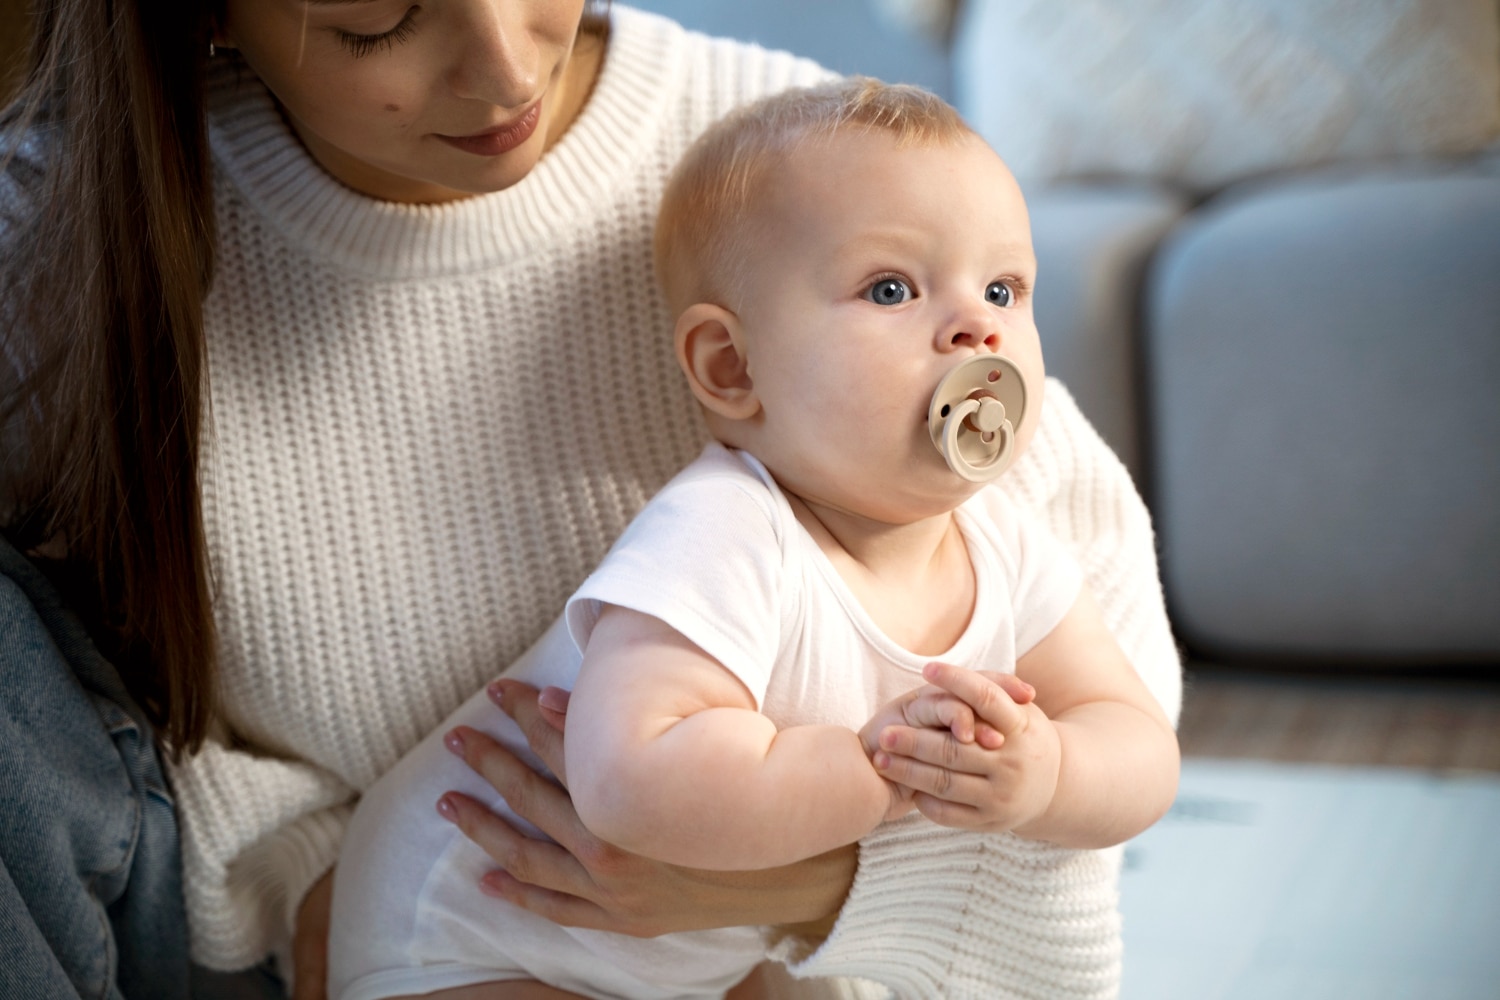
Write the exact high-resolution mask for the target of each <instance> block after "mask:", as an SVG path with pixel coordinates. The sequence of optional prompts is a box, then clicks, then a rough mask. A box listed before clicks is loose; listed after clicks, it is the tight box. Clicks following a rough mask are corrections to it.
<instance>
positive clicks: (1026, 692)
mask: <svg viewBox="0 0 1500 1000" xmlns="http://www.w3.org/2000/svg"><path fill="white" fill-rule="evenodd" d="M922 673H923V676H924V677H926V678H927V680H929V681H931V682H932V684H933V685H934V686H935V688H923V689H922V691H921V692H919V693H918V695H919V696H920V697H927V698H930V700H931V702H932V703H933V704H934V705H936V704H939V703H941V699H942V698H943V697H944V696H946V697H949V698H953V699H956V700H958V701H959V702H960V703H962V704H963V705H964V706H965V707H967V708H968V709H969V710H970V712H971V713H972V716H971V717H972V719H973V725H974V726H975V729H976V731H978V730H980V729H981V728H990V729H991V730H993V732H994V733H995V735H997V736H998V737H1000V741H999V742H998V743H997V744H996V745H995V746H988V745H986V744H984V743H981V742H979V741H974V740H971V741H967V742H966V741H964V740H962V739H958V738H956V737H957V736H958V733H957V732H956V731H955V730H951V729H950V731H949V732H941V731H934V729H933V728H932V727H921V726H919V727H912V726H910V725H902V724H901V723H899V722H896V723H892V722H890V721H887V724H886V726H885V727H884V728H883V729H880V730H877V731H876V738H877V741H878V748H877V749H876V750H874V751H873V752H872V756H871V761H872V762H873V763H874V765H875V769H876V771H878V772H879V773H880V775H881V776H882V777H884V778H885V779H887V780H888V781H891V782H894V783H895V784H897V785H899V786H901V788H903V789H904V790H906V792H907V793H909V794H910V796H911V801H912V804H913V805H914V806H915V807H916V808H917V810H918V811H919V812H921V813H922V815H924V816H926V817H927V818H928V819H930V820H932V821H933V822H935V823H941V824H943V825H944V826H953V827H961V828H964V829H970V830H983V831H989V832H1001V831H1005V830H1013V829H1015V828H1016V827H1019V826H1024V825H1025V824H1026V823H1029V822H1031V821H1032V820H1034V819H1036V818H1037V817H1039V816H1041V815H1042V814H1043V813H1044V812H1046V810H1047V807H1048V805H1050V804H1051V802H1052V795H1053V793H1054V791H1055V790H1056V788H1057V775H1058V771H1059V770H1060V768H1061V766H1062V748H1061V744H1060V742H1059V740H1058V735H1057V729H1056V727H1055V726H1053V724H1052V720H1051V719H1049V718H1047V715H1046V713H1044V712H1043V711H1042V710H1041V709H1040V708H1038V707H1037V706H1036V705H1035V704H1032V703H1031V699H1032V695H1034V693H1035V692H1034V691H1032V690H1031V689H1030V686H1029V685H1024V682H1023V681H1021V680H1019V679H1018V678H1015V677H1013V676H1011V675H1009V674H993V673H989V672H977V671H973V670H964V669H962V668H960V667H953V666H949V665H947V664H943V663H930V664H928V665H927V668H926V669H925V670H923V672H922ZM1023 685H1024V686H1023ZM934 690H936V691H938V692H940V694H931V695H929V692H932V691H934ZM1017 694H1021V695H1023V698H1021V699H1018V698H1017V697H1016V695H1017ZM893 704H894V703H893ZM889 707H890V706H887V708H889ZM883 711H884V710H883ZM943 711H945V712H947V713H948V714H950V715H953V716H954V717H959V716H960V715H961V713H958V712H957V711H956V710H954V709H951V708H947V709H943ZM878 718H880V716H877V719H878ZM875 721H876V720H871V725H873V723H874V722H875ZM868 729H870V725H867V726H866V727H865V729H862V730H861V731H860V735H861V737H862V738H863V737H864V735H865V731H866V730H868ZM868 748H869V744H868V742H866V749H867V751H868Z"/></svg>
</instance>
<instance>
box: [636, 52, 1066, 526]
mask: <svg viewBox="0 0 1500 1000" xmlns="http://www.w3.org/2000/svg"><path fill="white" fill-rule="evenodd" d="M656 266H657V274H658V277H659V279H660V281H661V283H662V286H663V289H664V291H665V292H666V295H667V299H668V302H669V304H670V305H671V307H672V309H673V310H674V312H675V313H676V314H677V316H678V321H677V326H676V346H677V354H678V359H679V361H680V362H681V363H682V366H683V369H684V371H685V372H686V374H687V376H688V380H689V383H690V384H691V386H692V388H693V392H694V394H695V395H696V396H697V397H698V399H699V401H700V402H701V403H702V404H703V406H704V409H705V412H706V414H707V417H708V421H709V425H710V428H711V430H712V431H713V432H714V434H715V435H716V436H717V437H719V438H720V439H721V440H723V441H724V442H725V443H727V444H731V445H735V446H737V447H741V448H745V449H746V450H748V451H750V452H752V453H753V454H755V455H756V456H757V457H758V458H760V459H761V461H763V462H764V463H765V464H766V465H767V466H768V467H769V468H770V469H771V471H772V472H773V473H774V474H775V475H776V477H777V479H778V480H779V481H780V482H781V483H782V485H783V486H784V487H785V488H787V489H788V490H790V491H791V492H793V493H795V494H797V495H798V496H800V497H802V498H803V499H804V500H810V501H813V502H820V503H823V504H826V505H833V506H837V507H840V508H842V509H849V510H854V511H857V512H859V513H861V514H862V515H865V516H871V517H879V518H885V519H890V520H893V521H902V520H907V519H911V518H914V517H920V516H927V515H929V514H930V513H932V512H935V511H938V510H946V509H950V508H951V507H953V506H955V505H956V504H957V503H959V502H962V500H963V499H964V498H965V497H967V496H968V495H970V494H972V492H973V491H974V489H976V488H977V487H975V486H974V485H973V484H972V483H967V482H965V481H963V480H961V479H958V478H957V477H956V476H955V475H954V474H953V473H952V472H951V471H949V470H948V468H947V466H946V464H945V463H944V461H943V459H942V456H941V455H940V454H939V452H938V451H937V449H935V448H934V447H933V445H932V440H931V438H930V436H929V434H928V429H927V405H928V402H929V400H930V399H931V396H932V393H933V390H934V388H935V387H936V386H937V384H938V382H939V381H941V379H942V377H943V375H944V374H946V373H947V372H948V371H950V370H952V369H953V368H954V367H955V366H956V365H957V364H958V363H959V362H960V361H962V360H963V359H964V358H965V357H968V356H972V355H974V354H990V355H993V354H997V353H1001V354H1003V355H1004V356H1005V357H1007V358H1009V359H1010V360H1011V361H1013V362H1015V363H1016V364H1017V366H1018V367H1020V368H1021V370H1022V373H1023V374H1024V376H1025V379H1026V383H1027V385H1028V386H1029V387H1032V388H1033V398H1032V400H1031V402H1030V403H1029V404H1028V406H1027V414H1028V416H1027V419H1026V421H1025V422H1024V424H1023V426H1022V427H1021V428H1020V433H1019V434H1018V435H1017V438H1018V442H1019V446H1022V447H1024V445H1025V443H1026V442H1027V441H1028V440H1029V438H1030V437H1031V434H1032V432H1033V430H1034V425H1035V421H1036V417H1035V414H1036V413H1037V412H1038V410H1039V409H1040V391H1041V386H1042V363H1041V350H1040V345H1039V343H1038V340H1037V334H1036V328H1035V325H1034V323H1033V321H1032V312H1031V293H1032V287H1033V284H1034V280H1035V272H1036V263H1035V257H1034V254H1033V252H1032V248H1031V236H1030V225H1029V222H1028V220H1027V216H1026V208H1025V203H1024V201H1023V199H1022V197H1021V192H1020V189H1019V188H1018V187H1017V185H1016V183H1015V180H1014V179H1013V178H1012V177H1011V175H1010V172H1009V171H1008V170H1007V169H1006V167H1005V165H1004V164H1003V163H1002V162H1001V161H1000V159H999V157H998V156H996V155H995V153H994V152H993V151H992V150H990V148H989V147H988V146H987V145H985V143H984V142H983V140H981V139H980V138H979V137H978V136H977V135H975V134H974V132H973V131H972V130H971V129H969V127H968V126H967V125H966V124H965V123H964V122H963V120H962V119H961V118H960V117H959V116H958V114H957V113H956V112H955V111H954V110H953V109H952V108H951V107H949V106H948V105H947V104H946V103H944V102H943V101H942V100H940V99H939V98H937V97H934V96H933V95H931V94H928V93H926V92H924V91H921V90H918V89H916V88H913V87H902V86H888V85H885V84H881V83H878V82H876V81H873V80H865V79H853V80H842V81H837V82H833V83H828V84H823V85H821V86H818V87H813V88H807V89H802V90H795V91H789V92H785V93H783V94H779V95H776V96H774V97H771V98H768V99H766V100H763V101H760V102H757V103H756V104H753V105H750V106H748V107H746V108H743V109H741V110H740V111H738V112H736V113H734V114H732V115H730V116H729V117H728V118H726V119H724V120H723V121H721V122H719V123H717V124H716V125H714V126H713V127H711V128H710V129H709V130H708V131H707V132H706V133H705V134H704V135H703V136H702V137H701V138H700V139H699V140H698V142H697V143H695V144H694V145H693V147H692V148H691V149H690V150H689V151H688V153H687V154H686V155H685V156H684V158H683V160H682V162H681V163H680V164H679V165H678V167H677V169H676V171H675V172H674V173H673V175H672V179H671V181H670V182H669V184H668V187H667V191H666V194H665V196H664V199H663V203H662V209H661V215H660V217H659V219H658V222H657V229H656Z"/></svg>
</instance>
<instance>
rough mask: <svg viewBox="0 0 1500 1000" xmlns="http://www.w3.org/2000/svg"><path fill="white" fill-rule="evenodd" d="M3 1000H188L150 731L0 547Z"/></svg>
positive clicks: (40, 586)
mask: <svg viewBox="0 0 1500 1000" xmlns="http://www.w3.org/2000/svg"><path fill="white" fill-rule="evenodd" d="M0 747H3V749H4V758H3V760H4V765H3V768H0V996H4V997H75V996H76V997H89V998H96V997H97V998H110V1000H116V998H119V1000H129V998H135V997H141V998H151V1000H156V998H161V1000H185V998H186V997H187V996H188V989H189V968H188V950H187V924H186V918H185V916H184V910H183V903H182V876H181V861H180V857H179V853H178V846H177V825H176V818H175V815H174V811H173V803H172V797H171V795H170V793H169V792H168V790H167V787H166V782H165V780H164V778H163V772H162V768H161V762H160V760H159V759H158V756H157V751H156V747H155V745H154V741H153V739H152V731H151V728H150V725H149V723H148V722H147V720H146V718H145V717H144V715H143V714H142V713H141V711H140V709H139V708H138V707H137V706H136V704H135V702H134V701H133V700H132V699H131V697H130V696H129V695H128V694H127V693H126V691H125V689H124V686H123V685H122V683H121V681H120V678H119V675H118V674H117V673H116V672H115V670H114V668H113V667H112V666H111V665H110V664H109V663H108V662H107V661H106V660H105V659H104V658H103V657H102V656H100V654H99V653H98V652H97V650H96V649H95V648H94V646H93V644H92V642H91V641H90V640H89V638H88V636H87V634H86V633H85V631H84V629H83V627H82V626H81V624H80V623H79V622H78V620H77V619H76V618H75V617H74V616H72V615H71V614H70V613H69V612H67V611H66V610H65V609H64V608H63V607H62V605H61V603H60V602H59V600H58V598H57V595H56V593H55V591H54V590H53V589H52V587H51V586H50V585H49V583H48V581H47V580H46V578H45V577H44V576H43V575H42V574H41V573H40V572H38V570H37V569H36V568H35V567H34V566H32V565H31V564H30V563H29V562H28V561H27V560H26V559H24V558H23V557H22V556H21V555H20V554H19V553H17V552H16V550H15V549H14V548H13V547H12V546H11V545H10V544H9V542H7V541H5V540H4V539H3V538H0Z"/></svg>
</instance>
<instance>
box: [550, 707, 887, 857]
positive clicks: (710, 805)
mask: <svg viewBox="0 0 1500 1000" xmlns="http://www.w3.org/2000/svg"><path fill="white" fill-rule="evenodd" d="M568 769H569V774H570V775H571V776H572V781H573V800H574V802H575V803H576V804H577V808H578V814H579V816H580V818H581V819H582V820H583V822H584V824H585V825H586V826H587V827H588V828H589V829H590V830H591V831H592V832H593V833H594V834H595V835H596V836H598V837H600V838H602V839H603V840H606V841H608V842H610V843H612V844H615V845H616V846H618V847H621V848H623V849H625V850H629V851H633V852H635V853H637V854H643V855H646V856H648V857H654V858H657V859H659V860H662V861H667V862H671V863H673V864H678V865H685V866H689V867H693V868H707V869H725V870H736V871H744V870H750V869H755V868H769V867H772V866H776V865H783V864H790V863H792V862H794V861H799V860H801V859H803V858H807V857H811V856H813V855H815V854H820V853H822V852H824V851H827V850H831V849H833V848H835V847H840V846H842V845H844V844H848V843H851V842H853V841H856V840H858V839H860V838H861V837H862V836H864V835H865V834H867V833H869V832H870V830H872V829H874V827H875V826H876V825H877V824H878V823H879V822H880V821H881V819H883V818H884V816H885V813H886V811H887V808H888V807H889V805H890V803H891V798H892V796H891V792H890V790H889V786H888V785H887V784H886V782H884V781H882V780H881V778H880V777H879V776H878V775H876V773H875V771H874V769H873V768H872V767H871V766H870V763H869V761H868V759H867V758H866V757H865V754H864V751H863V749H862V748H861V746H860V743H859V738H858V737H857V736H856V735H855V734H854V733H853V732H851V731H849V730H847V729H843V728H841V727H838V726H796V727H792V728H789V729H785V730H782V731H781V732H777V731H776V729H775V727H774V726H773V725H772V724H771V723H770V720H768V719H766V718H765V716H762V715H760V714H759V713H757V712H753V711H749V710H746V709H739V708H710V709H705V710H703V711H701V712H697V713H695V714H693V715H691V716H688V717H687V718H685V719H681V720H679V721H677V722H675V723H673V724H671V725H669V726H667V727H666V728H665V729H664V730H663V731H662V732H661V733H660V734H659V735H657V736H655V737H654V738H647V739H643V740H642V741H641V742H639V743H637V744H635V745H634V746H632V747H628V748H625V749H623V750H622V752H620V753H619V754H617V755H616V756H614V757H613V759H612V760H597V761H593V762H591V763H590V764H588V765H586V766H584V774H585V775H586V777H585V778H584V781H583V783H580V781H579V771H578V770H577V769H575V767H574V765H573V763H572V762H571V761H570V762H569V765H568Z"/></svg>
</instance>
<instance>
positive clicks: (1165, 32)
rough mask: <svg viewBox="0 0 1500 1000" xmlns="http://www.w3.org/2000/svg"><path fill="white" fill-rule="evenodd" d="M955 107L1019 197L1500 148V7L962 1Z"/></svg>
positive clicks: (1293, 1) (1204, 185) (1460, 1)
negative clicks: (1102, 180) (1013, 179)
mask: <svg viewBox="0 0 1500 1000" xmlns="http://www.w3.org/2000/svg"><path fill="white" fill-rule="evenodd" d="M954 77H955V87H956V103H957V104H958V106H959V109H960V110H961V111H963V113H964V114H965V116H966V117H967V118H968V120H969V121H970V123H971V124H972V125H973V126H974V127H975V129H977V130H978V131H979V132H980V133H981V134H982V135H984V137H985V138H986V139H988V140H989V141H990V143H991V144H992V145H993V146H994V147H995V149H996V150H998V151H999V152H1000V154H1001V155H1002V156H1003V157H1005V159H1006V161H1007V162H1008V163H1009V164H1010V166H1011V169H1012V170H1014V171H1015V172H1016V174H1017V176H1018V177H1020V178H1021V179H1022V181H1023V183H1034V182H1038V181H1047V180H1052V179H1058V178H1070V177H1073V178H1076V177H1082V176H1090V175H1101V174H1102V175H1130V176H1145V177H1151V178H1156V179H1165V180H1169V181H1174V182H1178V183H1181V184H1184V185H1186V186H1188V187H1192V188H1196V189H1200V190H1203V189H1209V188H1214V187H1218V186H1220V185H1223V184H1225V183H1227V182H1229V181H1233V180H1237V179H1239V178H1241V177H1245V176H1248V175H1251V174H1257V173H1262V172H1264V171H1268V170H1276V169H1284V168H1291V167H1305V166H1311V165H1314V164H1319V163H1326V162H1331V161H1339V160H1351V159H1371V158H1385V157H1396V156H1407V155H1417V154H1434V153H1436V154H1444V153H1464V152H1470V151H1473V150H1476V149H1479V148H1481V147H1483V146H1485V145H1487V144H1489V143H1491V142H1494V141H1495V140H1496V138H1497V137H1500V0H969V2H968V3H966V4H964V9H963V10H962V12H961V15H960V20H959V23H958V30H957V33H956V37H955V41H954Z"/></svg>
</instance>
